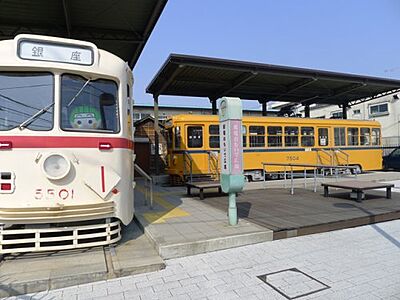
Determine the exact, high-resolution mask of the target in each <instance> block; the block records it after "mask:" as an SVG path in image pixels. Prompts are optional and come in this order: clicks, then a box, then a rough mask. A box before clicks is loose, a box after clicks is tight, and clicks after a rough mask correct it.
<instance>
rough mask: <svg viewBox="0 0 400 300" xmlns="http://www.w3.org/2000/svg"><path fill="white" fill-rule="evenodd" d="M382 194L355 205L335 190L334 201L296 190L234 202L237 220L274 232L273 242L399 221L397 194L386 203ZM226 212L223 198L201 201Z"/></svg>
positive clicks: (320, 192) (251, 195) (263, 193)
mask: <svg viewBox="0 0 400 300" xmlns="http://www.w3.org/2000/svg"><path fill="white" fill-rule="evenodd" d="M385 197H386V193H385V191H376V190H370V191H369V192H368V194H366V195H365V200H364V201H363V202H362V203H358V202H356V201H354V200H350V199H349V193H348V191H343V190H337V191H336V192H335V197H329V198H326V197H324V196H323V189H320V190H318V192H317V193H314V192H312V191H310V190H305V189H297V190H296V194H295V195H291V194H290V190H288V189H267V190H266V189H262V190H252V191H245V192H242V193H240V194H239V196H238V198H237V206H238V216H239V218H243V219H247V220H249V221H251V222H253V223H256V224H258V225H261V226H264V227H267V228H269V229H271V230H273V231H274V239H281V238H286V237H292V236H299V235H306V234H312V233H318V232H326V231H331V230H337V229H343V228H349V227H354V226H361V225H366V224H372V223H377V222H383V221H389V220H394V219H399V218H400V193H393V194H392V198H391V199H386V198H385ZM203 202H204V203H207V204H209V205H211V206H213V207H216V208H218V209H221V210H224V211H227V207H228V199H227V197H226V196H222V197H212V198H211V197H210V198H206V199H205V200H203Z"/></svg>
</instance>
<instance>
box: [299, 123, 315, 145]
mask: <svg viewBox="0 0 400 300" xmlns="http://www.w3.org/2000/svg"><path fill="white" fill-rule="evenodd" d="M301 146H302V147H312V146H314V127H301Z"/></svg>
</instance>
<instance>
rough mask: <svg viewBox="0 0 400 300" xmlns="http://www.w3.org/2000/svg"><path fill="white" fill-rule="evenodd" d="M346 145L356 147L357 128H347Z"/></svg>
mask: <svg viewBox="0 0 400 300" xmlns="http://www.w3.org/2000/svg"><path fill="white" fill-rule="evenodd" d="M347 145H349V146H358V128H351V127H349V128H347Z"/></svg>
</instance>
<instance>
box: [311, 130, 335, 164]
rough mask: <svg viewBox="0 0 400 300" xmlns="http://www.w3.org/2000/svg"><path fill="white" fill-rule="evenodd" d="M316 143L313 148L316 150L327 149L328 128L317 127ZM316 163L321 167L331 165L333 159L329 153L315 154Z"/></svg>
mask: <svg viewBox="0 0 400 300" xmlns="http://www.w3.org/2000/svg"><path fill="white" fill-rule="evenodd" d="M317 134H318V137H317V141H316V142H315V146H316V147H317V148H326V147H329V143H330V140H329V128H328V127H317ZM316 155H317V156H318V157H317V163H318V164H322V165H332V164H333V157H332V154H330V152H320V151H317V152H316Z"/></svg>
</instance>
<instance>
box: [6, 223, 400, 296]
mask: <svg viewBox="0 0 400 300" xmlns="http://www.w3.org/2000/svg"><path fill="white" fill-rule="evenodd" d="M265 274H267V276H261V275H265ZM268 274H269V275H268ZM258 276H260V278H258ZM263 280H264V281H263ZM265 282H267V283H265ZM321 289H323V290H322V291H319V292H316V293H312V292H313V291H317V290H321ZM307 293H312V294H309V295H308V296H304V297H300V298H297V299H314V298H315V299H363V300H364V299H400V220H396V221H391V222H386V223H380V224H374V225H368V226H363V227H358V228H351V229H345V230H340V231H334V232H328V233H322V234H315V235H308V236H301V237H297V238H290V239H284V240H278V241H273V242H265V243H261V244H256V245H251V246H244V247H239V248H234V249H228V250H221V251H217V252H212V253H206V254H199V255H195V256H189V257H183V258H177V259H171V260H168V261H167V267H166V269H165V270H161V271H157V272H152V273H147V274H140V275H134V276H128V277H123V278H118V279H113V280H108V281H102V282H96V283H93V284H85V285H81V286H74V287H70V288H64V289H59V290H51V291H48V292H42V293H38V294H33V295H24V296H19V297H17V298H18V299H43V300H44V299H90V298H93V299H141V300H144V299H146V300H147V299H223V300H228V299H239V298H240V299H246V300H250V299H289V298H285V297H284V296H283V294H285V295H287V296H288V297H292V298H294V297H299V296H301V295H303V294H307ZM10 299H11V298H10ZM12 299H15V297H13V298H12Z"/></svg>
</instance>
